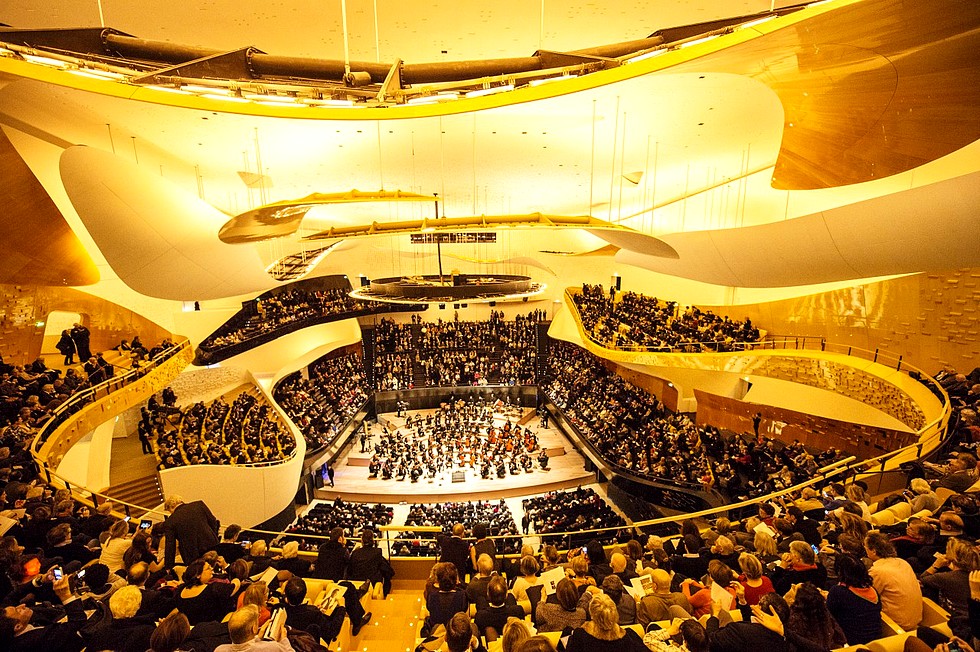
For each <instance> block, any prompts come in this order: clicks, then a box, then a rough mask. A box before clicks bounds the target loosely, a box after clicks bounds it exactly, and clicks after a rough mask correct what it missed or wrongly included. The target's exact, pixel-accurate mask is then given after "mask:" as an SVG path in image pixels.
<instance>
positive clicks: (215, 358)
mask: <svg viewBox="0 0 980 652" xmlns="http://www.w3.org/2000/svg"><path fill="white" fill-rule="evenodd" d="M377 305H378V306H379V307H378V308H374V307H371V308H364V309H361V310H352V311H349V312H343V313H336V314H330V315H326V314H319V315H311V316H309V317H304V318H303V319H297V320H292V321H288V322H285V323H283V324H281V325H279V326H278V327H276V328H273V329H271V330H263V331H261V332H259V333H257V334H255V335H254V336H253V337H249V338H247V339H244V340H241V341H240V342H235V343H234V344H226V345H222V346H210V345H209V344H208V341H209V340H210V339H211V338H213V337H216V336H217V337H224V336H225V335H226V334H225V333H222V334H220V335H219V331H222V330H223V329H224V327H225V326H227V325H228V324H231V323H232V322H234V321H236V320H240V318H241V311H239V312H237V313H235V314H234V315H232V317H231V318H230V319H229V320H228V321H226V322H225V323H224V324H222V325H221V326H220V327H218V328H217V329H215V331H214V332H213V333H211V335H208V337H207V338H205V339H204V341H202V342H201V343H200V344H199V345H198V347H197V357H196V358H195V361H194V364H197V365H209V364H217V363H219V362H222V361H224V360H227V359H228V358H232V357H234V356H236V355H240V354H242V353H245V352H246V351H251V350H252V349H255V348H257V347H259V346H261V345H263V344H266V343H268V342H271V341H273V340H275V339H278V338H280V337H282V336H283V335H288V334H290V333H295V332H296V331H299V330H303V329H304V328H309V327H310V326H318V325H320V324H332V323H334V322H337V321H344V320H345V319H356V318H357V317H368V316H371V315H379V314H390V313H395V312H418V311H419V306H406V305H405V304H382V303H379V304H377ZM237 330H239V328H236V329H234V330H229V331H228V333H234V332H236V331H237Z"/></svg>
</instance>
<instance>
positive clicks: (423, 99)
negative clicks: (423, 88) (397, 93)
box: [406, 95, 439, 104]
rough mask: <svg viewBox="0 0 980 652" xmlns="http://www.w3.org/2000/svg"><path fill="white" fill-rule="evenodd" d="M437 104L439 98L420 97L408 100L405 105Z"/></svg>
mask: <svg viewBox="0 0 980 652" xmlns="http://www.w3.org/2000/svg"><path fill="white" fill-rule="evenodd" d="M438 102H439V98H438V97H436V96H435V95H420V96H418V97H413V98H411V99H409V100H408V102H406V104H437V103H438Z"/></svg>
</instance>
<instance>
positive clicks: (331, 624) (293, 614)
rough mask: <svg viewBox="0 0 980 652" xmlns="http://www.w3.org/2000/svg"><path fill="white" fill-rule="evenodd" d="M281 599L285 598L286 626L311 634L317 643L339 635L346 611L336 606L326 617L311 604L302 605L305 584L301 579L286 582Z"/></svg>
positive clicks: (304, 597) (295, 578) (330, 639)
mask: <svg viewBox="0 0 980 652" xmlns="http://www.w3.org/2000/svg"><path fill="white" fill-rule="evenodd" d="M283 597H285V598H286V624H287V625H289V626H290V627H295V628H296V629H301V630H303V631H304V632H308V633H310V634H312V635H313V638H315V639H316V640H317V641H319V640H320V639H321V638H322V639H323V640H324V641H327V643H330V642H332V641H333V640H334V639H335V638H337V636H338V635H339V634H340V628H341V627H342V626H343V624H344V617H345V616H346V615H347V612H346V610H345V609H344V608H343V607H340V606H338V607H336V608H335V609H334V610H333V611H332V612H331V613H330V615H329V616H328V615H327V614H325V613H323V612H322V611H320V610H319V609H318V608H317V607H315V606H314V605H312V604H303V601H304V600H305V599H306V582H304V581H303V580H302V579H300V578H298V577H294V578H292V579H290V580H289V581H288V582H286V586H285V588H284V589H283Z"/></svg>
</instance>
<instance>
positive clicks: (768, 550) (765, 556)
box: [752, 530, 779, 564]
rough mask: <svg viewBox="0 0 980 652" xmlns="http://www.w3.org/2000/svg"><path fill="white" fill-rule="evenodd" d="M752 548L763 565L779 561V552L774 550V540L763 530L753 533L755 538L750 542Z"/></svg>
mask: <svg viewBox="0 0 980 652" xmlns="http://www.w3.org/2000/svg"><path fill="white" fill-rule="evenodd" d="M752 547H753V548H755V556H756V557H758V558H759V560H760V561H761V562H762V563H763V564H768V563H770V562H774V561H779V551H778V550H777V549H776V540H775V539H773V538H772V535H771V534H769V533H768V532H765V531H764V530H759V531H757V532H756V533H755V538H754V539H753V541H752Z"/></svg>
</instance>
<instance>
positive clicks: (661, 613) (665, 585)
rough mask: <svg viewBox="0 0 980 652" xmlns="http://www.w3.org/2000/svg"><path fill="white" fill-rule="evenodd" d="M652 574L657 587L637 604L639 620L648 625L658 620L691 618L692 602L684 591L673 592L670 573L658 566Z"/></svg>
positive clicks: (637, 617)
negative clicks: (685, 595)
mask: <svg viewBox="0 0 980 652" xmlns="http://www.w3.org/2000/svg"><path fill="white" fill-rule="evenodd" d="M650 575H651V577H652V578H653V582H654V585H655V587H656V588H655V589H654V592H653V593H651V594H650V595H646V596H643V598H642V599H641V600H640V603H639V604H638V605H637V607H636V619H637V621H638V622H639V623H640V624H641V625H643V626H644V627H646V626H647V625H648V624H650V623H652V622H655V621H658V620H670V619H672V618H690V617H691V616H690V614H691V603H690V602H689V601H688V599H687V598H686V597H684V594H683V593H678V592H671V590H670V574H669V573H668V572H667V571H665V570H664V569H662V568H656V569H654V571H653V572H652V573H651V574H650Z"/></svg>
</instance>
